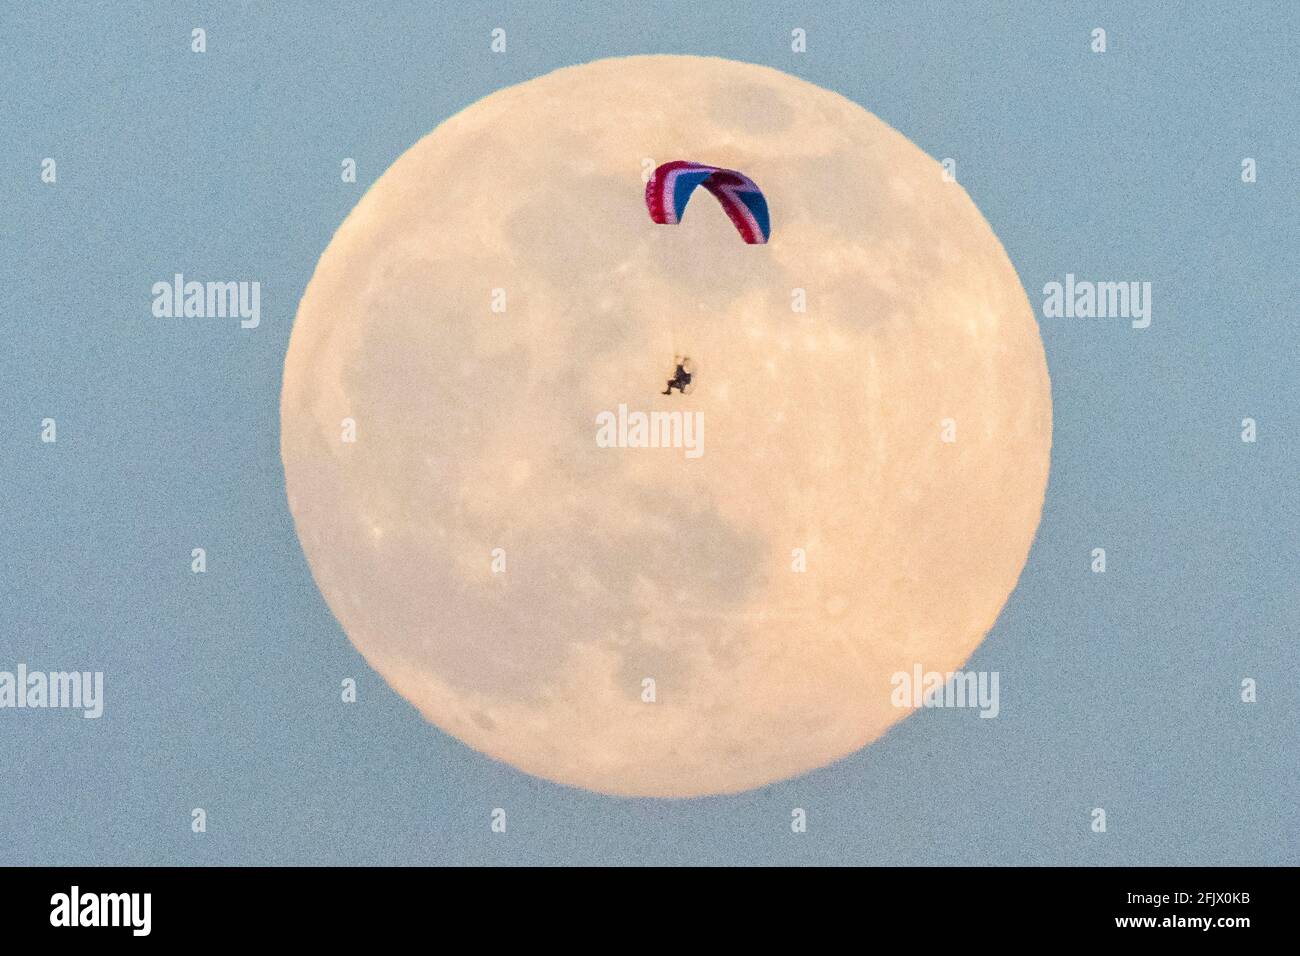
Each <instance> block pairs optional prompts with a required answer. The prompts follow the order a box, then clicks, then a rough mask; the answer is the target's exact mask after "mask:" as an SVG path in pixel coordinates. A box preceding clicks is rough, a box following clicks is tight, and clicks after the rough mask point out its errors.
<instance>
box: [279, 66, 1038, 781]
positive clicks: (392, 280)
mask: <svg viewBox="0 0 1300 956" xmlns="http://www.w3.org/2000/svg"><path fill="white" fill-rule="evenodd" d="M673 159H689V160H695V161H698V162H702V163H708V164H713V165H717V166H723V167H728V168H732V169H738V170H741V171H743V172H744V173H746V174H747V175H749V176H750V177H752V178H753V179H754V180H755V181H756V182H757V183H758V184H759V186H760V187H761V188H762V190H763V192H764V194H765V196H766V197H767V201H768V204H769V206H770V209H771V215H772V236H771V241H770V242H769V243H768V244H767V245H757V246H749V245H745V244H744V243H743V242H742V241H741V240H740V237H739V236H738V235H737V234H736V231H735V229H734V228H733V227H732V224H731V223H730V222H729V221H728V219H727V217H726V215H725V213H724V212H723V210H722V209H721V207H720V206H719V205H718V203H717V202H716V201H715V200H714V199H713V197H711V196H709V195H708V194H707V193H705V192H704V191H703V190H699V191H697V193H696V194H695V195H694V196H693V198H692V199H691V202H690V205H689V206H688V207H687V210H686V213H685V215H684V216H683V217H682V221H681V223H680V224H679V225H675V226H662V225H655V224H654V223H652V222H651V221H650V218H649V215H648V214H647V212H646V209H645V205H644V198H643V191H644V184H645V180H646V178H647V177H648V175H649V172H650V171H651V170H653V168H654V167H655V166H657V165H658V164H660V163H663V162H667V161H669V160H673ZM677 352H684V353H686V354H688V355H690V356H691V358H692V361H693V363H694V366H695V369H696V380H695V383H694V387H693V388H692V390H691V391H690V392H689V393H688V394H685V395H682V394H678V393H676V392H674V393H673V394H672V395H671V396H663V395H660V394H659V392H660V391H661V390H662V389H663V388H664V383H665V382H666V380H667V379H668V378H670V377H671V376H672V372H673V356H674V354H675V353H677ZM620 405H625V406H626V407H627V410H628V411H629V412H636V411H641V412H653V411H677V412H682V413H690V414H694V413H699V416H700V417H699V419H698V420H700V421H702V422H703V444H702V453H701V454H699V455H698V457H692V456H690V455H688V454H686V451H685V450H684V449H683V448H681V447H659V448H646V447H602V445H601V444H599V443H598V442H597V432H598V426H597V420H598V417H599V416H601V415H602V413H613V414H615V415H617V414H618V410H619V406H620ZM281 426H282V434H281V452H282V457H283V462H284V470H285V479H286V484H287V490H288V498H289V505H290V508H291V510H292V513H293V517H294V521H295V524H296V527H297V531H298V535H299V538H300V540H301V542H302V547H303V550H304V552H305V554H306V557H307V560H308V562H309V564H310V567H311V570H312V573H313V575H314V577H315V580H316V583H317V585H318V586H319V588H320V591H321V593H322V595H323V596H324V598H325V600H326V601H327V602H328V603H329V606H330V608H331V609H332V611H333V612H334V614H335V616H336V617H337V618H338V620H339V622H340V624H341V625H342V627H343V629H344V630H345V631H346V633H347V635H348V638H349V639H350V640H351V641H352V643H353V644H354V645H355V646H356V648H357V649H358V650H359V651H360V653H361V654H362V655H363V656H364V657H365V659H366V660H367V661H368V662H369V664H370V665H371V666H372V667H374V668H375V670H377V671H378V672H379V673H380V674H381V675H383V677H384V679H385V680H386V681H387V682H388V684H389V685H390V686H391V687H392V688H393V689H394V690H396V691H397V692H398V693H399V694H401V695H402V697H404V698H406V700H408V701H410V703H411V704H413V705H414V706H415V707H417V708H418V709H419V711H420V712H421V713H422V714H423V715H424V716H425V717H426V718H427V719H428V720H429V721H431V722H432V723H434V724H436V725H437V726H438V727H440V728H441V729H443V730H444V731H446V732H447V733H449V734H452V735H454V736H455V737H457V738H459V739H460V740H461V741H463V742H464V743H465V744H467V745H469V746H470V747H472V748H474V749H476V750H478V751H481V752H482V753H484V754H488V755H490V756H492V757H494V758H497V759H499V760H502V761H505V762H507V763H509V764H511V765H513V766H515V767H517V768H519V769H521V770H524V771H526V772H528V773H530V774H535V775H537V776H540V777H544V778H547V779H550V780H553V781H558V782H561V783H565V784H570V785H574V786H579V787H584V788H588V789H591V790H596V791H600V792H604V793H611V794H623V795H654V796H673V797H682V796H694V795H703V794H716V793H726V792H735V791H740V790H744V789H748V788H752V787H757V786H761V785H763V784H766V783H770V782H772V781H776V780H781V779H784V778H787V777H790V776H793V775H796V774H799V773H803V772H806V771H809V770H812V769H814V768H817V767H821V766H823V765H825V764H827V763H830V762H831V761H834V760H836V759H838V758H840V757H843V756H845V755H847V754H849V753H852V752H853V751H855V750H857V749H859V748H860V747H862V746H864V745H866V744H868V743H870V742H871V741H874V740H876V739H877V738H879V737H880V736H881V735H882V734H884V733H885V731H886V730H887V729H888V728H889V727H890V726H891V725H893V724H894V723H896V722H897V721H899V720H900V719H902V718H904V717H905V716H907V714H908V713H909V708H907V707H897V706H895V705H894V704H893V703H892V702H891V694H892V692H893V690H894V686H893V685H892V684H891V677H892V676H893V675H894V674H896V673H898V672H907V673H909V674H910V673H911V672H912V671H913V668H914V666H916V665H918V664H919V665H921V667H922V669H923V670H925V671H941V672H945V673H946V672H948V671H951V670H954V669H959V668H960V667H961V666H962V665H963V664H964V662H965V661H966V660H967V659H968V658H969V656H970V655H971V653H972V652H973V651H974V650H975V648H976V647H977V646H978V645H979V643H980V641H981V640H982V639H983V637H984V635H985V634H986V633H987V632H988V630H989V628H990V627H991V626H992V625H993V623H994V622H995V620H996V619H997V617H998V615H999V613H1000V612H1001V609H1002V607H1003V605H1004V604H1005V602H1006V600H1007V598H1008V596H1009V594H1010V593H1011V591H1012V589H1013V588H1014V587H1015V584H1016V580H1017V578H1018V577H1019V575H1020V572H1021V569H1022V568H1023V566H1024V564H1025V561H1026V558H1027V556H1028V552H1029V548H1030V545H1031V544H1032V541H1033V538H1034V534H1035V531H1036V529H1037V527H1038V522H1039V518H1040V515H1041V512H1042V505H1043V496H1044V492H1045V488H1046V483H1047V475H1048V463H1049V456H1050V447H1051V396H1050V385H1049V381H1048V375H1047V366H1046V362H1045V358H1044V354H1043V347H1042V342H1041V340H1040V338H1039V334H1038V326H1037V323H1036V321H1035V319H1034V315H1033V312H1032V310H1031V308H1030V305H1029V302H1028V300H1027V299H1026V297H1025V293H1024V291H1023V289H1022V288H1021V285H1020V281H1019V279H1018V277H1017V275H1016V271H1015V269H1014V268H1013V266H1012V264H1011V262H1010V261H1009V260H1008V258H1007V256H1006V254H1005V252H1004V251H1003V249H1002V247H1001V245H1000V244H999V242H998V240H997V237H996V236H994V234H993V232H992V230H991V229H990V227H989V225H988V223H987V222H985V220H984V218H983V216H981V214H980V212H979V210H978V209H976V207H975V205H974V203H972V202H971V200H970V198H969V197H968V196H967V195H966V193H965V192H964V191H963V190H962V188H961V187H960V186H959V185H958V184H957V183H954V182H950V181H947V180H945V178H944V176H943V171H942V169H941V167H940V166H939V164H938V163H936V162H935V161H934V160H933V159H931V158H930V157H929V156H927V155H926V154H925V153H923V152H922V151H921V150H920V149H918V148H917V147H916V146H914V145H913V144H912V143H911V142H909V141H908V140H907V139H906V138H905V137H904V136H902V135H900V134H899V133H897V132H896V131H894V130H893V129H892V128H890V127H889V126H888V125H886V124H885V123H884V122H882V121H881V120H879V119H877V118H876V117H875V116H873V115H872V114H870V113H868V112H867V111H866V110H864V109H862V108H861V107H859V106H857V105H856V104H854V103H852V102H850V101H849V100H847V99H844V98H843V97H841V96H839V95H837V94H834V93H831V92H829V91H827V90H824V89H821V88H819V87H817V86H814V85H812V84H809V83H807V82H805V81H803V80H800V79H797V78H795V77H792V76H789V75H786V74H784V73H781V72H779V71H777V70H773V69H769V68H766V67H760V66H755V65H751V64H743V63H736V62H731V61H726V60H720V59H712V58H701V57H682V56H638V57H627V58H620V59H610V60H602V61H598V62H595V63H590V64H586V65H583V66H577V67H571V68H567V69H562V70H558V71H556V72H554V73H551V74H549V75H547V76H543V77H541V78H539V79H535V80H532V81H529V82H526V83H522V84H520V85H518V86H513V87H510V88H508V89H505V90H502V91H500V92H497V93H494V94H492V95H491V96H488V97H486V98H485V99H483V100H481V101H479V102H478V103H475V104H474V105H473V106H471V107H469V108H468V109H465V110H464V111H462V112H461V113H459V114H457V115H456V116H454V117H452V118H451V119H449V120H447V121H446V122H444V123H443V124H442V125H440V126H439V127H438V128H437V129H435V130H434V131H433V132H432V133H430V134H429V135H427V136H425V137H424V138H423V139H421V140H420V141H419V142H418V143H416V144H415V145H414V146H413V147H411V148H410V149H409V150H408V151H407V152H406V153H405V154H404V155H402V156H401V158H400V159H398V160H397V161H396V162H395V163H394V164H393V166H392V167H391V168H390V169H388V170H387V171H386V172H385V173H384V174H383V176H382V177H380V179H379V180H378V181H377V182H376V183H375V184H374V185H373V186H372V187H371V188H370V189H369V191H368V192H367V193H366V194H365V196H364V198H362V200H361V201H360V202H359V203H358V204H357V206H356V208H355V209H353V211H352V212H351V214H350V215H349V216H348V217H347V219H346V220H345V221H344V223H343V224H342V226H341V227H340V228H339V230H338V232H337V234H336V235H335V236H334V238H333V240H332V242H331V243H330V245H329V247H328V248H327V249H326V251H325V253H324V255H322V257H321V259H320V262H319V264H318V265H317V268H316V272H315V274H314V276H313V277H312V279H311V282H310V284H309V285H308V287H307V290H306V292H305V294H304V296H303V299H302V302H301V305H300V307H299V311H298V315H297V319H296V321H295V324H294V327H293V333H292V337H291V341H290V344H289V353H288V357H287V359H286V362H285V370H284V384H283V393H282V396H281ZM953 716H954V718H956V717H957V715H953Z"/></svg>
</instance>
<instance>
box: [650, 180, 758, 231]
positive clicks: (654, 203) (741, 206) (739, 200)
mask: <svg viewBox="0 0 1300 956" xmlns="http://www.w3.org/2000/svg"><path fill="white" fill-rule="evenodd" d="M696 186H703V187H704V188H705V189H707V190H708V191H709V192H710V193H712V194H713V196H714V198H716V199H717V200H718V202H719V203H720V204H721V205H722V208H723V210H725V211H726V213H727V215H728V216H729V217H730V218H731V222H732V224H733V225H735V227H736V231H737V232H739V233H740V238H742V239H744V240H745V242H747V243H749V244H750V245H760V244H762V243H764V242H767V237H768V235H769V234H770V232H771V228H772V227H771V221H770V220H769V218H768V214H767V200H766V199H765V198H764V197H763V192H762V190H760V189H759V188H758V186H757V184H755V182H754V181H753V180H752V179H750V178H749V177H748V176H746V175H745V174H744V173H741V172H737V171H736V170H734V169H723V168H722V167H721V166H706V165H705V164H704V163H693V162H690V161H689V160H684V159H676V160H673V161H672V162H670V163H664V164H663V165H662V166H660V167H659V168H658V169H656V170H655V171H654V175H653V176H651V177H650V181H649V182H648V183H646V187H645V204H646V208H647V209H648V210H650V218H651V219H652V220H653V221H654V222H657V223H659V224H661V225H665V226H675V225H676V224H677V223H679V222H681V220H682V213H684V212H685V211H686V203H687V202H689V201H690V198H691V193H693V192H695V187H696Z"/></svg>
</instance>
